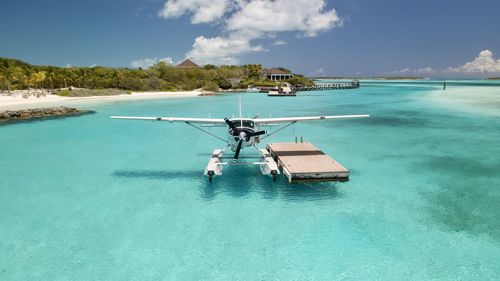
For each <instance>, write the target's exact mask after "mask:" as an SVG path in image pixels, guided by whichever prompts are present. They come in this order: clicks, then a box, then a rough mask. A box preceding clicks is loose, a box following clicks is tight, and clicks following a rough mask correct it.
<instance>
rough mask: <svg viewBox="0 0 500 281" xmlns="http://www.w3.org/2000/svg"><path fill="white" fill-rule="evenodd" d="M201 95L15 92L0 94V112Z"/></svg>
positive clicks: (192, 93)
mask: <svg viewBox="0 0 500 281" xmlns="http://www.w3.org/2000/svg"><path fill="white" fill-rule="evenodd" d="M202 93H203V91H202V90H193V91H185V92H132V93H131V94H125V95H116V96H91V97H61V96H57V95H49V94H48V95H46V96H40V97H36V96H30V97H28V98H23V96H22V94H23V93H22V92H20V91H15V92H12V94H11V95H8V94H7V93H1V94H0V111H5V110H18V109H28V108H38V107H48V106H63V105H64V106H68V105H71V104H77V103H82V102H110V101H134V100H147V99H168V98H184V97H196V96H199V95H201V94H202Z"/></svg>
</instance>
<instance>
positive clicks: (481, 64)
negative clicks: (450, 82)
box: [449, 50, 500, 73]
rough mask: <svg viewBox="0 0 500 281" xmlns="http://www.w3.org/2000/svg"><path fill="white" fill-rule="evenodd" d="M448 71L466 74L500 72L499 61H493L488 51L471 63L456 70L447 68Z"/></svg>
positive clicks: (491, 54)
mask: <svg viewBox="0 0 500 281" xmlns="http://www.w3.org/2000/svg"><path fill="white" fill-rule="evenodd" d="M449 70H450V71H458V72H466V73H497V72H500V60H495V59H494V58H493V53H492V52H491V51H490V50H484V51H482V52H481V53H479V56H478V57H477V58H475V59H474V60H473V61H471V62H468V63H466V64H464V65H463V66H461V67H458V68H453V67H452V68H449Z"/></svg>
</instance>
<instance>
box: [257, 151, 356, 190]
mask: <svg viewBox="0 0 500 281" xmlns="http://www.w3.org/2000/svg"><path fill="white" fill-rule="evenodd" d="M266 148H267V150H268V151H269V152H270V153H271V156H272V157H273V159H274V160H275V161H276V162H277V163H278V166H279V167H280V169H281V170H282V172H283V174H284V175H285V176H286V177H287V178H288V182H290V183H298V182H318V181H348V180H349V170H347V169H346V168H345V167H344V166H342V165H341V164H340V163H339V162H337V161H335V160H333V159H332V158H330V156H328V155H326V154H325V153H324V152H323V151H321V150H319V149H318V148H317V147H315V146H314V145H312V144H311V143H308V142H304V143H293V142H291V143H290V142H281V143H270V144H268V145H267V147H266Z"/></svg>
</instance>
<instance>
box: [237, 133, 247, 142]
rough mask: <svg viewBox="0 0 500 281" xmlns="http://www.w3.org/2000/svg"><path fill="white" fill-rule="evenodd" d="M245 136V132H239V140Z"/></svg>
mask: <svg viewBox="0 0 500 281" xmlns="http://www.w3.org/2000/svg"><path fill="white" fill-rule="evenodd" d="M246 136H247V134H246V133H245V132H240V134H239V138H240V140H242V139H244V138H245V137H246Z"/></svg>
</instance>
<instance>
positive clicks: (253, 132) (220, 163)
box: [110, 96, 370, 182]
mask: <svg viewBox="0 0 500 281" xmlns="http://www.w3.org/2000/svg"><path fill="white" fill-rule="evenodd" d="M366 117H370V115H368V114H361V115H333V116H302V117H282V118H271V117H270V118H259V115H256V116H254V117H253V118H245V117H243V115H242V106H241V96H240V99H239V117H233V118H230V119H229V118H227V117H226V118H190V117H142V116H111V117H110V118H112V119H127V120H142V121H165V122H170V123H185V124H187V125H189V126H191V127H193V128H196V129H198V130H200V131H202V132H204V133H206V134H208V135H210V136H212V137H214V138H217V139H218V140H221V141H223V142H224V143H225V147H223V148H221V149H214V150H213V152H212V154H211V156H210V159H209V162H208V164H207V166H206V168H205V171H204V175H205V176H207V177H208V179H209V181H210V182H212V178H213V177H214V176H221V175H222V169H223V167H224V166H230V165H257V166H259V167H260V171H261V173H262V174H263V175H269V176H271V177H272V178H273V181H276V176H277V175H278V174H280V171H279V167H278V163H277V162H276V160H275V159H274V158H273V157H272V155H271V154H270V153H269V151H267V149H264V148H259V147H258V144H259V143H260V142H261V141H262V140H263V139H265V138H268V137H270V136H271V135H274V134H276V133H278V132H280V131H282V130H284V129H285V128H288V127H290V126H292V125H294V124H295V123H297V122H305V121H326V120H336V119H348V118H366ZM275 126H282V127H280V128H278V129H276V130H273V131H269V130H263V129H262V128H263V127H268V128H272V127H275ZM210 127H227V131H226V133H227V135H226V138H223V137H221V136H218V135H216V134H214V133H212V132H211V131H209V130H207V128H210ZM244 148H255V149H256V150H257V153H258V154H257V155H256V156H255V157H243V158H244V159H241V158H240V152H241V150H242V149H244ZM228 149H230V150H231V151H232V152H234V154H233V155H232V156H231V157H225V156H224V154H225V153H226V152H227V150H228ZM248 159H251V160H252V159H253V160H254V161H248Z"/></svg>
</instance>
